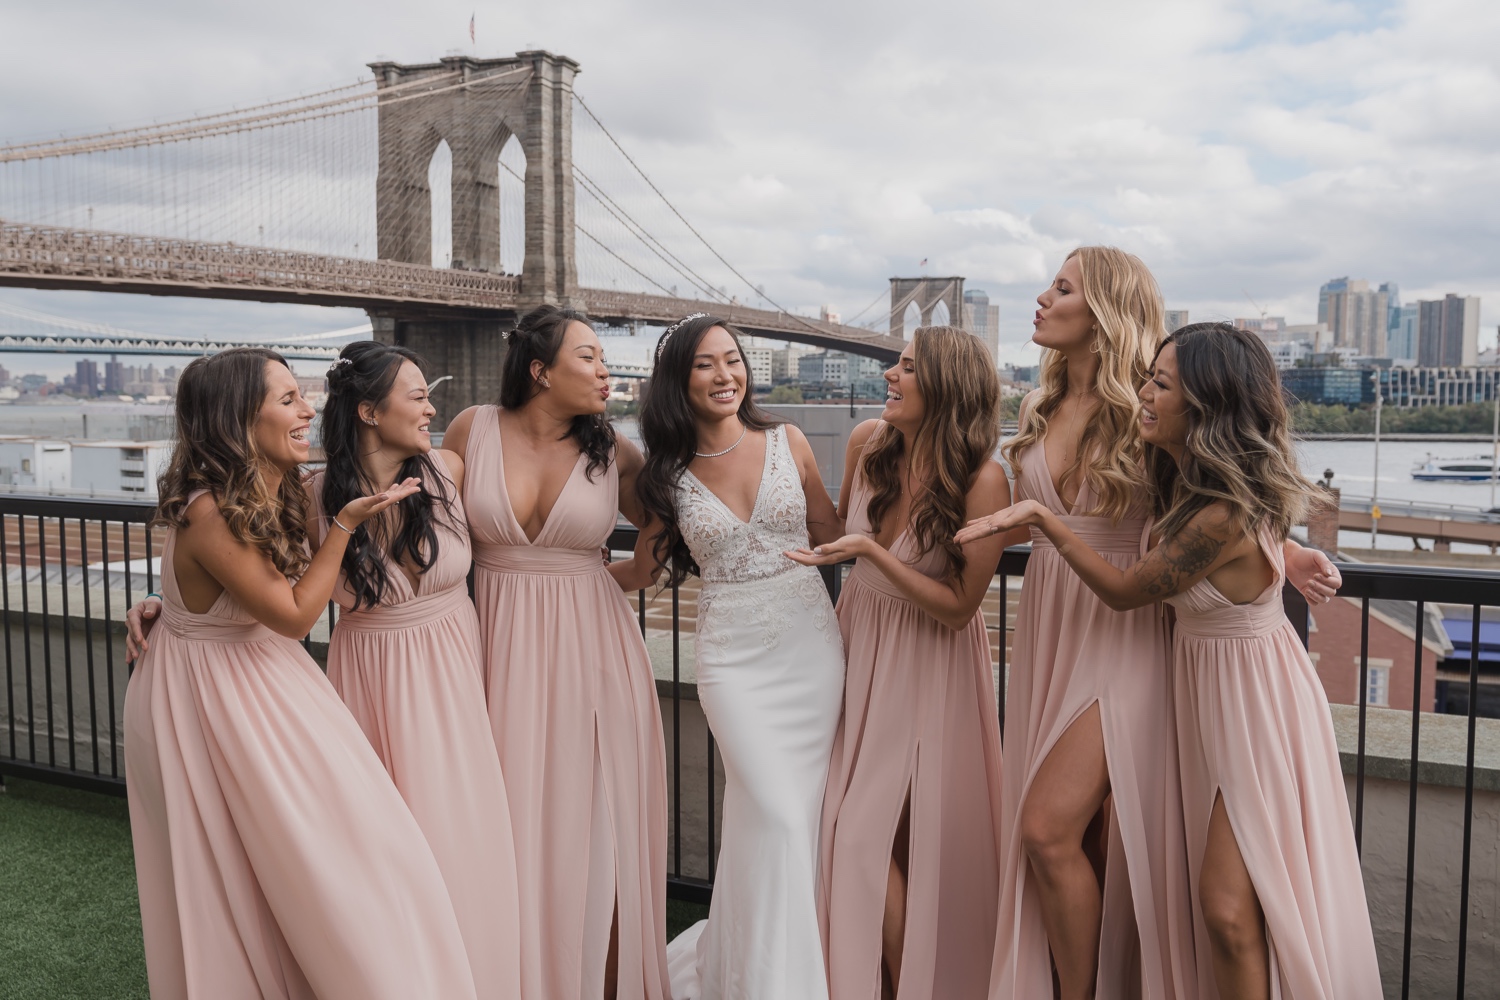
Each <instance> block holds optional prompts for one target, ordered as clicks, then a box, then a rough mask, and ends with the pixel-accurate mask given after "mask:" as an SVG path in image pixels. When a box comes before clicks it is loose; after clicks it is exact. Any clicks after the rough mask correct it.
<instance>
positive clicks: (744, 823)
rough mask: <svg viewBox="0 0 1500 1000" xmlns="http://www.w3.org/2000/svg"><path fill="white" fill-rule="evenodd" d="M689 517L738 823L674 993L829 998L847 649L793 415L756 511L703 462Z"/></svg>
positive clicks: (750, 999)
mask: <svg viewBox="0 0 1500 1000" xmlns="http://www.w3.org/2000/svg"><path fill="white" fill-rule="evenodd" d="M677 517H678V523H679V524H680V525H681V528H682V533H683V537H684V539H685V540H686V541H687V544H688V547H689V548H690V549H691V550H692V553H693V558H694V559H695V560H696V561H697V563H698V566H699V569H700V571H701V575H702V579H703V589H702V593H701V596H700V597H699V599H698V624H697V651H698V698H699V703H700V704H701V705H702V706H703V714H704V715H705V716H706V717H707V719H708V724H709V727H710V728H711V729H712V730H713V735H714V739H715V740H717V741H718V746H719V752H720V754H721V755H722V756H723V758H724V773H725V788H724V824H723V830H724V835H723V841H722V844H721V847H720V850H719V862H718V866H717V868H716V871H715V876H716V877H715V882H714V896H713V904H712V906H711V907H710V909H709V916H708V920H706V921H703V922H700V923H698V924H696V925H694V926H693V927H692V928H690V929H689V930H687V931H686V932H684V933H683V934H682V935H681V936H680V937H678V938H677V939H676V940H674V941H673V942H672V943H671V944H669V945H668V946H667V960H668V964H669V967H670V970H671V980H672V996H673V1000H826V998H827V996H828V980H827V974H826V973H825V971H824V965H823V945H822V943H821V941H820V940H819V938H818V917H817V909H816V902H815V896H816V885H817V858H818V823H819V815H820V813H821V811H822V805H823V786H824V784H825V783H826V782H827V779H828V759H829V755H830V754H831V753H832V749H833V736H834V730H835V729H836V728H837V726H838V721H839V712H840V709H841V707H842V705H843V692H844V652H843V644H842V642H841V640H840V638H839V630H838V621H837V620H836V619H835V618H834V614H833V606H832V604H830V602H829V600H828V592H827V590H826V589H825V588H824V586H823V579H822V577H821V576H820V575H819V573H818V571H817V570H816V569H813V568H812V567H809V566H800V565H798V564H796V563H794V562H792V561H791V560H790V559H788V558H787V557H786V556H785V555H784V554H783V553H785V552H786V551H788V550H789V549H794V548H799V547H802V546H805V545H807V499H806V497H805V496H804V495H803V492H802V483H801V481H800V479H799V477H798V475H797V465H796V462H795V460H794V459H793V458H792V454H791V449H790V448H789V447H788V446H787V440H786V429H785V428H784V427H774V428H772V429H771V430H770V431H768V432H767V433H766V463H765V470H764V471H763V472H762V473H761V481H760V491H759V493H758V494H757V496H756V499H755V506H754V508H753V509H752V512H751V515H750V520H749V522H748V523H747V522H744V521H741V520H740V519H739V518H738V517H736V516H735V515H734V513H733V512H732V511H730V510H729V508H728V507H726V506H725V505H724V504H723V503H722V502H721V501H720V500H719V498H718V497H716V496H715V495H714V494H713V493H712V492H710V491H709V490H708V489H707V488H706V487H704V486H703V484H702V483H700V482H698V480H697V478H695V477H694V476H693V475H692V474H691V473H685V474H684V475H683V478H682V481H681V483H680V484H679V485H678V489H677Z"/></svg>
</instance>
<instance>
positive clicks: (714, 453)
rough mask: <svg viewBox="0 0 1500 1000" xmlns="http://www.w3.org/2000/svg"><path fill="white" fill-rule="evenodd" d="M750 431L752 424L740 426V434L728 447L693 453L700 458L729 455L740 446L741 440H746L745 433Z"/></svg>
mask: <svg viewBox="0 0 1500 1000" xmlns="http://www.w3.org/2000/svg"><path fill="white" fill-rule="evenodd" d="M749 433H750V425H749V424H746V425H744V426H743V427H741V428H740V436H739V438H738V439H736V440H735V442H734V444H732V445H730V446H729V447H728V448H725V449H724V450H723V451H695V452H693V454H694V455H696V456H697V457H699V458H718V457H719V456H720V455H727V454H729V453H730V452H731V451H734V449H736V448H738V447H739V446H740V442H741V441H743V440H745V435H746V434H749Z"/></svg>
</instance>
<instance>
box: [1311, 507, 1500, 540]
mask: <svg viewBox="0 0 1500 1000" xmlns="http://www.w3.org/2000/svg"><path fill="white" fill-rule="evenodd" d="M1379 503H1380V533H1381V534H1382V535H1399V536H1401V537H1404V538H1430V539H1432V540H1433V542H1434V544H1435V546H1436V547H1437V548H1438V549H1440V550H1446V549H1447V548H1448V546H1449V545H1451V544H1452V543H1453V542H1468V543H1470V544H1473V545H1489V546H1491V547H1495V546H1500V514H1492V513H1490V512H1488V511H1486V510H1483V509H1481V508H1477V507H1459V506H1456V505H1449V504H1421V503H1412V502H1409V501H1404V500H1381V501H1380V502H1379ZM1371 506H1372V503H1371V500H1370V499H1369V498H1368V497H1347V496H1346V497H1342V498H1340V500H1339V530H1340V531H1369V530H1371V525H1372V522H1371V518H1370V514H1371V511H1370V507H1371Z"/></svg>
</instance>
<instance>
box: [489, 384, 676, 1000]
mask: <svg viewBox="0 0 1500 1000" xmlns="http://www.w3.org/2000/svg"><path fill="white" fill-rule="evenodd" d="M499 414H500V408H499V407H497V406H484V407H480V409H479V412H478V413H477V414H475V418H474V425H473V429H472V431H471V432H470V434H469V442H468V449H467V450H468V454H467V455H466V456H465V464H466V466H467V471H466V473H465V475H464V506H465V508H466V510H467V513H468V518H469V532H470V535H471V537H472V539H473V543H474V566H475V569H474V583H475V588H474V595H475V605H476V606H477V608H478V610H479V623H480V637H481V641H482V643H483V647H484V652H485V668H486V678H487V679H486V689H487V698H488V703H489V715H490V724H491V726H492V728H493V731H494V736H495V742H496V744H497V745H498V746H499V748H500V764H501V768H502V769H503V770H504V772H505V784H506V790H507V791H508V792H509V794H510V805H511V823H512V828H513V829H514V831H515V842H516V864H517V869H518V872H519V875H520V893H521V913H522V914H523V915H524V920H523V921H522V925H521V992H522V995H523V996H526V997H528V998H530V997H537V998H551V997H558V998H569V1000H571V998H573V997H598V996H602V995H603V990H604V975H605V961H606V952H607V949H608V946H609V940H610V924H611V921H612V920H614V921H615V923H616V925H617V928H618V948H619V956H618V966H617V967H618V970H619V972H618V977H619V978H618V981H619V997H620V1000H634V998H648V1000H664V998H665V997H666V996H667V995H668V992H669V990H668V985H667V984H668V979H667V964H666V890H667V871H666V866H667V777H666V753H665V749H664V744H663V741H662V729H661V709H660V708H659V706H658V703H657V699H656V681H655V678H654V676H653V674H652V672H651V661H650V658H649V657H648V655H647V653H646V644H645V640H644V639H642V638H641V632H640V629H639V628H638V627H637V625H636V623H635V619H634V616H633V615H632V614H631V611H630V605H629V603H628V602H627V601H626V598H625V595H624V594H623V593H621V591H620V588H619V586H618V585H617V584H616V583H615V582H614V578H613V577H611V576H610V575H609V572H608V570H606V569H605V566H604V561H603V558H602V555H601V553H600V548H601V546H603V545H604V544H605V542H606V541H607V540H608V538H609V535H610V532H611V531H612V530H613V529H614V526H615V512H616V510H617V508H618V502H619V495H618V489H619V470H618V469H617V468H616V467H615V465H614V463H613V461H611V463H610V465H609V467H608V468H607V469H606V470H605V471H603V472H602V473H598V474H596V475H595V477H594V478H592V479H591V478H589V476H588V475H587V473H586V470H585V465H586V462H587V458H586V456H584V455H582V454H580V455H579V456H578V461H577V463H576V464H575V465H574V467H573V472H572V475H571V477H570V478H569V479H568V481H567V484H566V485H565V486H564V488H563V491H562V493H561V495H560V496H559V497H558V498H557V503H556V505H555V506H554V507H553V508H552V511H551V513H550V514H549V516H548V518H547V521H546V523H545V524H544V525H543V527H542V530H541V533H540V534H539V535H538V536H537V538H536V540H535V541H530V540H528V539H527V537H526V534H525V532H523V531H522V529H521V525H520V524H519V522H517V520H516V517H515V514H514V513H513V512H512V510H511V506H510V495H509V493H508V492H507V490H506V484H505V465H504V460H503V450H502V449H503V448H504V442H503V441H502V440H501V433H500V417H499Z"/></svg>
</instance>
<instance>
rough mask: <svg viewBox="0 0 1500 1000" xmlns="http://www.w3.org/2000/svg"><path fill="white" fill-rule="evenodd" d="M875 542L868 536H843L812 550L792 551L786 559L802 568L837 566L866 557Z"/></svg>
mask: <svg viewBox="0 0 1500 1000" xmlns="http://www.w3.org/2000/svg"><path fill="white" fill-rule="evenodd" d="M874 544H875V540H874V539H873V538H871V537H870V536H869V535H845V536H844V537H843V538H840V539H837V540H835V541H832V542H824V543H823V544H822V545H819V546H818V547H817V548H813V549H793V550H792V551H790V552H788V553H787V554H786V557H787V558H788V559H790V560H792V561H793V562H798V563H801V564H802V565H804V566H837V565H838V564H839V563H841V562H848V561H849V560H851V559H858V558H859V557H860V556H863V555H868V554H869V552H870V549H871V547H872V546H873V545H874Z"/></svg>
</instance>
